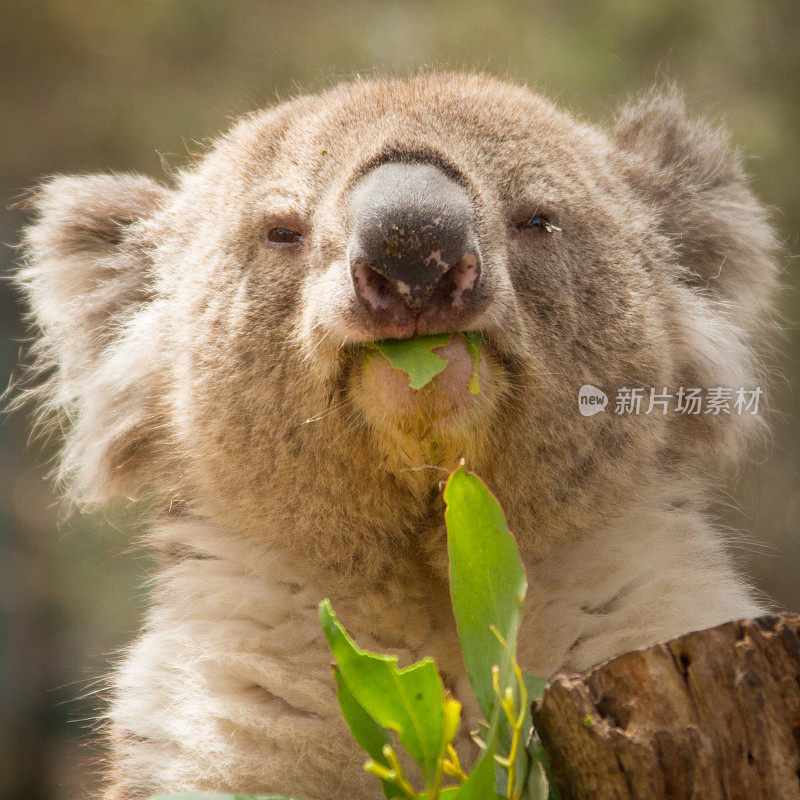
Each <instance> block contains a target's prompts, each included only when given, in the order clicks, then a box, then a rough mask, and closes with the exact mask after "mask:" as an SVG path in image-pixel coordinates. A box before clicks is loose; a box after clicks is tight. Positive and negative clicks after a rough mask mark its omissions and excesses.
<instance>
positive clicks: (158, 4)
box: [0, 0, 800, 800]
mask: <svg viewBox="0 0 800 800" xmlns="http://www.w3.org/2000/svg"><path fill="white" fill-rule="evenodd" d="M799 37H800V3H798V2H797V0H771V1H770V2H766V1H762V2H755V1H752V2H751V1H748V0H731V1H730V2H723V1H722V0H716V1H715V2H709V0H693V1H692V2H677V0H666V1H663V0H662V2H657V3H656V2H643V1H642V0H596V1H595V2H578V1H577V0H561V2H558V3H549V4H547V3H538V2H537V3H533V2H522V1H521V0H514V1H512V0H480V1H479V2H470V1H469V0H460V2H456V0H451V1H448V0H440V1H439V2H385V1H384V0H373V1H372V2H352V1H351V0H345V1H344V2H336V3H334V2H330V3H324V2H317V3H312V2H302V0H296V1H295V2H266V1H264V2H224V3H223V2H201V1H200V0H198V2H180V1H179V0H149V1H146V0H127V1H126V2H117V3H111V2H100V1H99V0H49V1H48V0H20V1H17V0H2V3H1V4H0V198H2V200H3V202H2V204H1V205H2V207H1V208H0V242H2V243H3V245H2V247H0V259H2V264H0V267H2V269H3V270H4V271H7V270H9V269H10V268H11V264H12V261H13V259H14V258H15V251H14V249H13V245H14V243H15V242H16V241H17V240H18V235H19V229H20V226H21V225H22V224H23V221H24V217H23V215H22V212H21V211H20V210H19V209H18V208H15V207H14V205H13V201H14V198H15V197H17V196H18V195H19V193H20V192H21V191H22V190H23V189H25V188H26V187H29V186H31V185H32V184H34V183H35V182H36V181H37V179H39V178H40V177H41V176H43V175H46V174H48V173H54V172H82V171H90V170H141V171H144V172H147V173H150V174H151V175H154V176H159V177H164V175H165V172H164V165H163V162H164V161H166V162H167V163H168V164H171V165H176V164H180V163H181V162H182V161H183V160H184V159H185V158H186V157H187V153H188V152H189V151H190V150H193V151H196V150H198V149H200V148H201V147H202V145H201V144H200V143H201V142H202V141H203V140H205V139H206V138H207V137H210V136H213V135H215V134H217V133H219V132H221V131H222V130H224V129H225V128H226V127H227V126H228V124H229V122H230V119H231V118H232V117H233V116H235V115H237V114H240V113H242V112H244V111H248V110H251V109H254V108H256V107H259V106H263V105H267V104H270V103H274V102H275V101H276V100H277V99H278V98H285V97H287V96H289V95H292V94H295V93H297V92H300V91H306V90H313V89H319V88H322V87H325V86H328V85H330V84H331V83H332V82H333V81H336V80H340V79H346V78H348V77H351V76H353V75H355V74H356V73H359V74H362V75H371V74H379V73H387V72H390V73H396V72H407V71H409V70H415V69H417V68H419V67H426V66H440V67H441V66H448V67H466V68H468V69H483V70H488V71H490V72H493V73H495V74H499V75H501V76H508V77H509V78H512V79H515V80H519V81H524V82H526V83H528V84H530V85H531V86H533V87H534V88H536V89H538V90H540V91H542V92H544V93H546V94H548V95H550V96H551V97H553V98H554V99H556V100H558V101H560V102H561V103H562V104H564V105H566V106H568V107H570V108H572V109H573V110H575V111H576V112H579V113H580V114H582V115H583V116H585V117H586V118H589V119H592V120H596V121H597V122H600V123H605V124H608V123H609V122H610V120H611V118H612V116H613V111H614V109H615V108H616V106H617V105H618V103H619V102H620V101H621V100H622V99H623V98H624V97H625V96H627V95H628V94H629V93H631V92H635V91H638V90H640V89H642V88H645V87H647V86H648V85H650V84H651V83H653V82H656V81H659V80H663V79H665V78H669V79H673V80H675V81H676V82H677V83H678V84H679V85H680V86H681V87H683V88H684V90H685V92H686V94H687V97H688V99H689V102H690V105H691V106H692V107H693V108H694V109H695V110H696V111H699V112H703V113H706V114H709V115H711V116H712V117H713V118H715V119H720V120H724V121H726V123H727V124H728V126H729V127H730V129H731V130H732V132H733V135H734V139H735V141H736V142H737V143H738V145H740V146H741V148H742V151H743V152H744V154H745V155H746V156H747V160H748V165H749V169H750V171H751V173H752V175H753V182H754V186H755V188H756V190H757V192H758V193H759V194H760V195H761V197H762V198H763V199H764V200H765V201H766V202H767V203H768V204H769V205H770V206H771V207H773V208H774V209H775V211H774V219H775V222H776V224H777V226H778V228H779V229H780V231H781V235H782V238H783V240H784V242H785V245H786V256H785V258H784V267H785V270H786V276H785V278H786V291H785V293H784V300H783V306H782V309H781V311H782V313H783V315H784V320H785V329H786V332H785V335H784V336H783V337H782V338H781V339H779V340H778V341H777V345H778V349H779V351H780V355H779V356H777V357H776V358H775V360H774V363H773V365H772V371H773V373H774V376H775V387H774V392H775V406H776V411H775V413H774V414H773V422H774V430H775V436H774V442H773V443H772V444H771V445H770V447H768V448H766V449H765V450H764V451H763V452H761V453H757V454H755V455H754V456H753V458H752V459H751V461H749V462H748V463H746V464H745V465H743V467H742V469H741V474H740V475H739V476H738V477H735V478H733V479H732V480H731V481H730V482H729V484H728V485H727V486H726V487H725V494H724V495H723V500H722V502H721V503H720V505H719V508H718V512H719V514H720V516H721V518H722V520H723V522H724V523H725V524H726V525H729V526H730V528H731V530H732V531H744V532H745V534H744V536H736V537H732V539H733V540H734V544H733V547H734V549H735V552H736V556H737V558H738V559H739V561H740V563H741V564H742V566H743V568H745V569H746V570H747V571H748V572H749V574H750V575H751V576H752V577H753V578H754V579H755V581H756V582H757V583H758V585H759V587H761V589H763V591H764V592H766V593H767V594H768V595H769V596H770V597H772V598H773V599H774V600H775V601H776V603H777V604H778V605H780V606H783V607H790V608H794V609H799V610H800V588H798V575H799V574H800V543H799V541H798V536H797V530H798V521H799V520H800V489H799V488H798V484H799V481H798V478H799V477H800V464H799V460H800V446H799V445H798V431H799V430H800V424H799V421H798V414H797V396H796V394H795V393H793V391H792V385H795V386H797V385H798V383H797V378H798V353H799V352H800V346H799V343H798V331H797V325H796V323H797V320H798V318H799V316H800V315H798V309H800V300H799V295H798V291H797V290H798V272H799V270H798V263H797V260H796V259H795V257H794V254H795V253H796V252H797V249H798V230H799V229H800V50H798V38H799ZM742 235H743V236H746V235H747V220H746V219H743V220H742ZM0 293H1V294H0V326H2V336H0V369H2V371H3V376H2V380H3V383H4V384H5V383H7V382H8V380H9V379H10V376H11V375H13V374H14V373H15V372H16V370H17V366H16V365H17V364H18V361H19V354H20V348H21V347H22V346H23V344H24V342H23V337H24V327H23V325H22V323H21V320H20V308H19V305H18V298H17V297H16V296H15V294H14V293H13V292H12V291H11V287H10V286H9V285H8V284H7V282H4V283H3V284H2V285H1V286H0ZM0 452H2V455H3V458H4V465H5V466H4V470H3V480H2V482H0V587H2V589H1V590H0V591H1V592H2V594H1V595H0V776H2V778H1V779H0V800H5V798H15V800H16V798H19V799H20V800H21V799H22V798H26V800H38V799H39V798H55V797H60V798H72V797H77V796H78V795H80V794H84V793H86V792H91V791H92V790H93V788H95V786H96V781H95V778H94V777H93V769H92V765H93V764H94V762H95V761H96V760H97V757H98V756H97V753H96V752H95V749H94V748H93V747H92V745H91V739H92V723H91V718H92V716H93V715H94V714H95V713H96V709H97V708H98V703H99V698H98V690H100V689H102V681H99V679H100V678H102V675H103V674H104V673H105V671H106V670H107V668H108V666H109V663H110V662H111V660H112V659H113V654H114V652H115V650H117V649H118V648H119V647H120V646H122V645H123V644H124V642H125V641H126V640H127V639H129V637H130V636H131V635H132V634H133V633H134V632H135V631H136V629H137V626H138V624H139V614H140V612H141V608H142V600H143V592H142V590H141V589H140V588H139V587H140V584H141V581H142V576H143V575H144V573H145V572H146V568H147V562H146V557H145V556H144V555H143V554H141V553H137V551H136V550H135V548H134V547H132V540H133V537H132V535H131V526H132V523H131V514H130V513H127V514H125V513H118V514H117V515H115V516H113V517H112V516H110V515H106V516H102V517H93V518H87V517H81V516H69V515H68V514H66V513H65V512H64V511H63V509H62V507H60V506H59V505H58V502H57V498H56V495H55V494H54V493H53V491H52V490H51V488H50V486H49V485H48V483H47V482H46V481H45V480H44V478H43V477H42V476H43V473H44V472H45V470H46V468H47V462H48V458H49V457H51V456H52V448H50V449H48V448H47V447H45V446H41V445H32V446H28V420H27V419H26V417H25V415H24V414H15V415H13V416H10V417H6V418H4V419H3V424H2V426H1V427H0Z"/></svg>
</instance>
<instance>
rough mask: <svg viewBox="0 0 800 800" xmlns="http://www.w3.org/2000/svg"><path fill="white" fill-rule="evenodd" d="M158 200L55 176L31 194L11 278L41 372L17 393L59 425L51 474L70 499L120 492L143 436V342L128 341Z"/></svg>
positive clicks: (133, 185)
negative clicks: (56, 463) (58, 458)
mask: <svg viewBox="0 0 800 800" xmlns="http://www.w3.org/2000/svg"><path fill="white" fill-rule="evenodd" d="M170 197H171V192H170V191H169V190H168V189H166V188H164V187H162V186H160V185H159V184H157V183H155V182H154V181H152V180H149V179H148V178H144V177H139V176H132V175H97V176H78V177H56V178H52V179H51V180H49V181H47V182H45V183H44V184H43V185H42V186H41V187H40V188H38V189H37V190H36V191H35V192H34V193H33V194H32V197H31V207H32V210H33V212H34V215H35V216H34V220H33V222H32V223H31V224H30V226H29V227H28V228H27V229H26V231H25V234H24V238H23V248H24V259H23V265H22V267H21V269H20V270H19V273H18V275H17V281H18V284H19V285H20V286H21V288H22V290H23V292H24V293H25V295H26V296H27V300H28V305H29V308H30V318H31V321H32V322H33V323H34V325H35V327H36V328H37V330H38V335H37V337H36V339H35V341H34V344H33V347H32V350H33V355H34V358H35V364H34V372H35V374H36V375H38V376H40V377H42V376H46V377H44V379H43V380H41V381H39V385H38V386H35V387H34V388H33V389H31V390H28V392H27V393H24V394H25V395H27V396H33V398H34V399H35V400H36V401H37V402H38V403H39V406H40V408H41V410H42V412H43V416H44V417H46V418H49V419H51V420H55V421H57V423H58V427H59V428H61V429H62V430H63V431H64V435H65V443H64V451H63V454H62V469H61V473H60V476H61V477H62V478H65V479H68V488H69V489H71V490H72V492H73V496H74V497H75V498H76V499H83V500H86V501H89V502H92V501H100V500H104V499H107V498H108V497H109V496H110V495H113V494H116V493H119V492H125V491H127V490H128V484H129V483H130V482H131V481H132V479H133V477H134V474H135V473H136V472H137V468H138V462H139V461H141V460H142V457H144V455H145V453H144V450H145V449H146V448H144V447H143V442H144V441H145V440H147V438H148V436H152V434H151V433H147V432H146V431H147V426H148V423H152V422H153V420H152V407H153V403H152V398H151V396H150V395H151V393H152V382H151V381H149V379H148V375H147V373H148V371H149V369H150V367H149V366H148V363H149V362H148V353H147V348H148V347H149V346H151V345H150V344H149V343H148V341H147V339H148V337H147V336H143V335H142V334H141V333H139V334H138V338H139V340H140V341H138V342H137V343H136V346H134V339H136V338H137V333H136V329H137V319H138V318H140V317H142V316H143V315H144V310H145V309H146V308H147V307H148V306H149V305H152V304H151V303H150V302H149V301H150V300H151V299H152V295H153V291H152V288H151V285H152V276H151V263H150V252H151V251H152V249H153V246H154V244H155V242H154V241H153V236H154V234H153V233H152V228H153V226H152V224H151V222H152V219H153V218H154V216H155V215H156V213H157V212H158V211H159V209H160V208H162V207H163V206H165V205H166V204H167V203H168V202H169V200H170ZM23 399H24V397H23Z"/></svg>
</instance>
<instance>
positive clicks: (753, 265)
mask: <svg viewBox="0 0 800 800" xmlns="http://www.w3.org/2000/svg"><path fill="white" fill-rule="evenodd" d="M613 138H614V142H615V144H616V145H617V147H618V149H619V150H620V151H621V152H622V154H623V157H624V168H625V171H626V173H627V175H628V178H629V181H630V182H631V184H632V185H633V186H634V187H635V188H636V189H637V190H638V191H639V192H640V193H641V194H642V195H643V196H644V198H645V199H646V200H647V201H648V202H649V203H650V204H651V205H653V206H654V207H655V209H656V211H657V214H658V217H659V219H660V226H661V231H662V233H664V234H666V235H667V236H668V238H669V239H670V241H671V242H672V243H673V246H674V247H675V249H676V252H677V256H678V259H679V262H680V265H681V266H682V267H683V269H684V270H685V273H684V277H685V279H686V280H687V281H688V282H689V283H690V284H691V285H693V286H695V287H697V288H699V289H702V290H704V291H706V292H707V293H708V294H709V295H710V296H712V297H715V298H717V299H720V300H723V301H728V302H732V303H734V304H735V305H737V306H743V307H744V308H745V310H746V311H747V312H754V313H755V314H756V315H757V316H758V317H760V316H761V314H762V313H763V312H764V311H766V310H767V309H769V308H770V306H771V301H772V295H773V291H774V288H775V283H776V273H777V269H776V263H775V254H776V251H777V241H776V238H775V234H774V232H773V230H772V228H771V226H770V224H769V222H768V220H767V213H766V210H765V208H764V207H763V206H762V205H761V204H760V203H759V202H758V201H757V200H756V198H755V197H754V196H753V194H752V193H751V192H750V190H749V189H748V188H747V180H746V176H745V174H744V171H743V170H742V167H741V160H740V158H739V157H738V155H737V154H736V153H735V152H734V151H733V150H732V148H731V146H730V144H729V141H728V137H727V136H726V135H725V134H724V133H723V132H721V131H719V130H716V129H714V128H712V127H711V126H710V125H708V124H707V123H705V122H703V121H698V120H694V119H690V118H689V117H688V115H687V113H686V108H685V104H684V102H683V99H682V98H681V97H680V95H679V94H678V93H677V92H675V91H674V90H668V91H666V92H651V93H650V94H649V95H647V96H645V97H644V98H642V99H641V100H639V101H638V102H635V103H633V104H631V105H629V106H627V107H625V108H624V109H623V110H622V111H621V113H620V114H619V116H618V120H617V124H616V128H615V130H614V137H613Z"/></svg>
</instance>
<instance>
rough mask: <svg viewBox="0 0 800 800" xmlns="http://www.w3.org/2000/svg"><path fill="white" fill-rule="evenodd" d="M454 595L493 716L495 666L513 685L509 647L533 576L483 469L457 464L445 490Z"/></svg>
mask: <svg viewBox="0 0 800 800" xmlns="http://www.w3.org/2000/svg"><path fill="white" fill-rule="evenodd" d="M444 500H445V503H446V504H447V510H446V512H445V522H446V524H447V548H448V552H449V555H450V595H451V599H452V603H453V613H454V615H455V619H456V626H457V628H458V638H459V640H460V642H461V650H462V653H463V657H464V665H465V667H466V670H467V675H468V676H469V680H470V683H471V684H472V688H473V689H474V691H475V694H476V695H477V698H478V704H479V706H480V708H481V711H482V712H483V714H484V716H485V718H486V719H487V720H490V721H491V720H492V719H493V716H494V712H495V706H496V703H495V694H494V689H493V688H492V667H493V666H494V665H495V664H496V665H498V666H499V667H500V673H501V675H500V679H501V684H500V685H501V687H504V686H507V685H510V683H511V682H510V681H509V677H510V665H509V658H508V653H507V651H506V650H505V648H503V646H502V645H501V644H500V642H499V641H498V639H497V637H496V636H495V634H494V633H493V632H492V630H491V626H494V627H495V628H496V629H497V630H498V631H499V632H500V634H501V635H502V636H503V638H504V639H505V641H506V643H507V645H508V648H509V649H510V650H511V652H513V651H514V648H515V645H516V638H517V631H518V630H519V625H520V622H521V620H522V609H523V603H524V600H525V591H526V588H527V582H526V579H525V570H524V568H523V566H522V561H521V560H520V557H519V552H518V551H517V545H516V543H515V541H514V537H513V536H512V535H511V534H510V533H509V532H508V527H507V525H506V519H505V516H504V515H503V510H502V509H501V508H500V504H499V503H498V502H497V500H496V499H495V497H494V495H493V494H492V493H491V492H490V491H489V490H488V489H487V488H486V486H485V485H484V484H483V481H481V479H480V478H478V477H477V475H473V474H472V473H470V472H467V470H466V469H464V468H463V467H461V468H459V469H458V470H456V471H455V472H454V473H453V474H452V475H451V476H450V478H449V480H448V481H447V486H446V487H445V490H444Z"/></svg>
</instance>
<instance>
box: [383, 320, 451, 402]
mask: <svg viewBox="0 0 800 800" xmlns="http://www.w3.org/2000/svg"><path fill="white" fill-rule="evenodd" d="M452 337H453V334H452V333H437V334H434V335H432V336H415V337H414V338H413V339H385V340H384V341H382V342H375V343H373V344H372V347H374V348H375V349H376V350H378V352H380V353H381V354H382V355H383V356H385V357H386V358H387V359H388V361H389V363H390V364H391V365H392V366H393V367H396V368H397V369H401V370H403V372H405V373H406V375H408V378H409V381H410V383H411V388H412V389H421V388H422V387H423V386H425V385H426V384H427V383H430V381H431V380H432V379H433V378H434V376H436V375H438V374H439V373H440V372H441V371H442V370H443V369H444V368H445V367H446V366H447V361H446V360H445V359H444V358H442V357H441V356H438V355H436V353H433V352H431V351H432V350H433V348H434V347H441V346H442V345H444V344H447V343H448V342H449V341H450V339H452Z"/></svg>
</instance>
